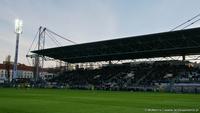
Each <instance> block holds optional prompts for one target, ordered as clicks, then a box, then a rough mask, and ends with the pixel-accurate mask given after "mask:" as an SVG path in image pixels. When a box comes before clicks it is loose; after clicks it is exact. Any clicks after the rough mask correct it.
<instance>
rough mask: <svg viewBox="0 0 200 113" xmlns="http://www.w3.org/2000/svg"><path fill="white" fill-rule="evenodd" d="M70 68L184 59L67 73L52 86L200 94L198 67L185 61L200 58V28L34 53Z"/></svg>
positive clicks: (199, 71) (63, 73) (118, 65)
mask: <svg viewBox="0 0 200 113" xmlns="http://www.w3.org/2000/svg"><path fill="white" fill-rule="evenodd" d="M32 52H33V53H36V54H39V55H41V56H47V57H50V58H54V59H58V60H62V61H64V62H67V63H70V64H72V63H88V62H100V61H101V62H102V61H108V62H111V61H113V60H117V61H121V60H134V59H142V58H156V57H171V56H182V60H170V61H169V60H165V61H153V62H140V63H136V62H128V63H121V64H111V63H110V64H109V65H106V66H101V67H99V68H97V69H82V68H76V70H67V71H64V72H62V73H60V74H59V76H57V77H56V78H54V79H52V80H51V82H56V83H58V84H59V85H60V86H63V87H64V86H66V87H70V88H82V89H93V88H95V89H105V90H144V91H158V90H159V91H160V90H166V91H176V92H195V93H199V92H200V87H199V86H200V85H199V83H200V67H199V66H200V65H199V63H192V62H189V61H187V59H185V56H186V55H199V53H200V28H192V29H187V30H179V31H170V32H163V33H156V34H149V35H142V36H134V37H126V38H119V39H112V40H105V41H98V42H91V43H84V44H75V45H69V46H63V47H56V48H49V49H42V50H37V51H32Z"/></svg>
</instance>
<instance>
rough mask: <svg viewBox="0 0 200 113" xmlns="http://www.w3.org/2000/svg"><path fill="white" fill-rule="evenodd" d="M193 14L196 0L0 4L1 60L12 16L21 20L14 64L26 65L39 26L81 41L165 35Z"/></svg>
mask: <svg viewBox="0 0 200 113" xmlns="http://www.w3.org/2000/svg"><path fill="white" fill-rule="evenodd" d="M198 13H200V0H0V14H1V15H0V52H1V54H0V62H2V61H3V60H4V59H5V57H6V56H7V55H9V54H10V55H11V58H12V60H13V59H14V52H15V34H14V20H15V18H20V19H22V20H23V22H24V27H23V34H22V36H21V38H20V47H19V62H20V63H25V64H27V60H26V57H25V55H26V53H27V51H28V48H29V47H30V44H31V41H32V40H33V38H34V36H35V34H36V32H37V30H38V27H39V26H45V27H47V28H49V29H51V30H53V31H55V32H56V33H58V34H60V35H62V36H65V37H67V38H69V39H71V40H73V41H75V42H77V43H84V42H92V41H99V40H107V39H115V38H121V37H127V36H136V35H143V34H150V33H157V32H164V31H169V30H170V29H172V28H173V27H175V26H176V25H178V24H180V23H182V22H184V21H186V20H188V19H190V18H191V17H193V16H195V15H197V14H198ZM190 27H200V23H196V24H194V25H193V26H190ZM68 44H70V43H69V42H64V41H62V45H68ZM47 46H48V47H53V46H55V45H53V44H52V43H51V42H48V41H47Z"/></svg>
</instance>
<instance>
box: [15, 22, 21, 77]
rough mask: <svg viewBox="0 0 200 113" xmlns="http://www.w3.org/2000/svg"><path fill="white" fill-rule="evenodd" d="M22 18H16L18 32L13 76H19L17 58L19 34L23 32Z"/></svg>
mask: <svg viewBox="0 0 200 113" xmlns="http://www.w3.org/2000/svg"><path fill="white" fill-rule="evenodd" d="M22 26H23V23H22V20H19V19H16V20H15V33H16V48H15V60H14V65H13V78H12V79H16V78H17V60H18V47H19V36H20V34H22Z"/></svg>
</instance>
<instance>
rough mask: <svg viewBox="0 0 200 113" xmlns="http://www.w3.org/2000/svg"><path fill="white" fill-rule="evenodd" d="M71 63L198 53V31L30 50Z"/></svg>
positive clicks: (199, 30) (199, 34)
mask: <svg viewBox="0 0 200 113" xmlns="http://www.w3.org/2000/svg"><path fill="white" fill-rule="evenodd" d="M32 52H33V53H36V54H39V55H43V56H48V57H51V58H54V59H59V60H63V61H66V62H70V63H81V62H96V61H109V60H125V59H141V58H154V57H167V56H182V55H196V54H200V28H192V29H187V30H179V31H171V32H163V33H156V34H148V35H141V36H133V37H126V38H119V39H112V40H105V41H98V42H91V43H83V44H76V45H69V46H63V47H56V48H49V49H43V50H37V51H32Z"/></svg>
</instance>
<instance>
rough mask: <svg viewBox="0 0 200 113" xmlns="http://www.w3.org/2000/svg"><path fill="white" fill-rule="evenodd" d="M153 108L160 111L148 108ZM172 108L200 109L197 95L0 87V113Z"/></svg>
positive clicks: (127, 112)
mask: <svg viewBox="0 0 200 113" xmlns="http://www.w3.org/2000/svg"><path fill="white" fill-rule="evenodd" d="M153 109H154V110H161V111H156V112H153V111H148V110H153ZM172 109H173V110H174V109H179V112H181V113H183V112H182V111H183V110H189V112H187V113H191V112H195V113H197V112H200V111H198V109H200V95H198V94H170V93H144V92H111V91H84V90H66V89H65V90H64V89H4V88H0V113H147V112H150V113H151V112H152V113H161V112H164V113H167V112H168V111H164V110H172ZM191 109H196V110H197V111H190V110H191ZM181 110H182V111H181ZM171 112H172V111H170V112H168V113H171ZM179 112H173V113H179Z"/></svg>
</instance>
